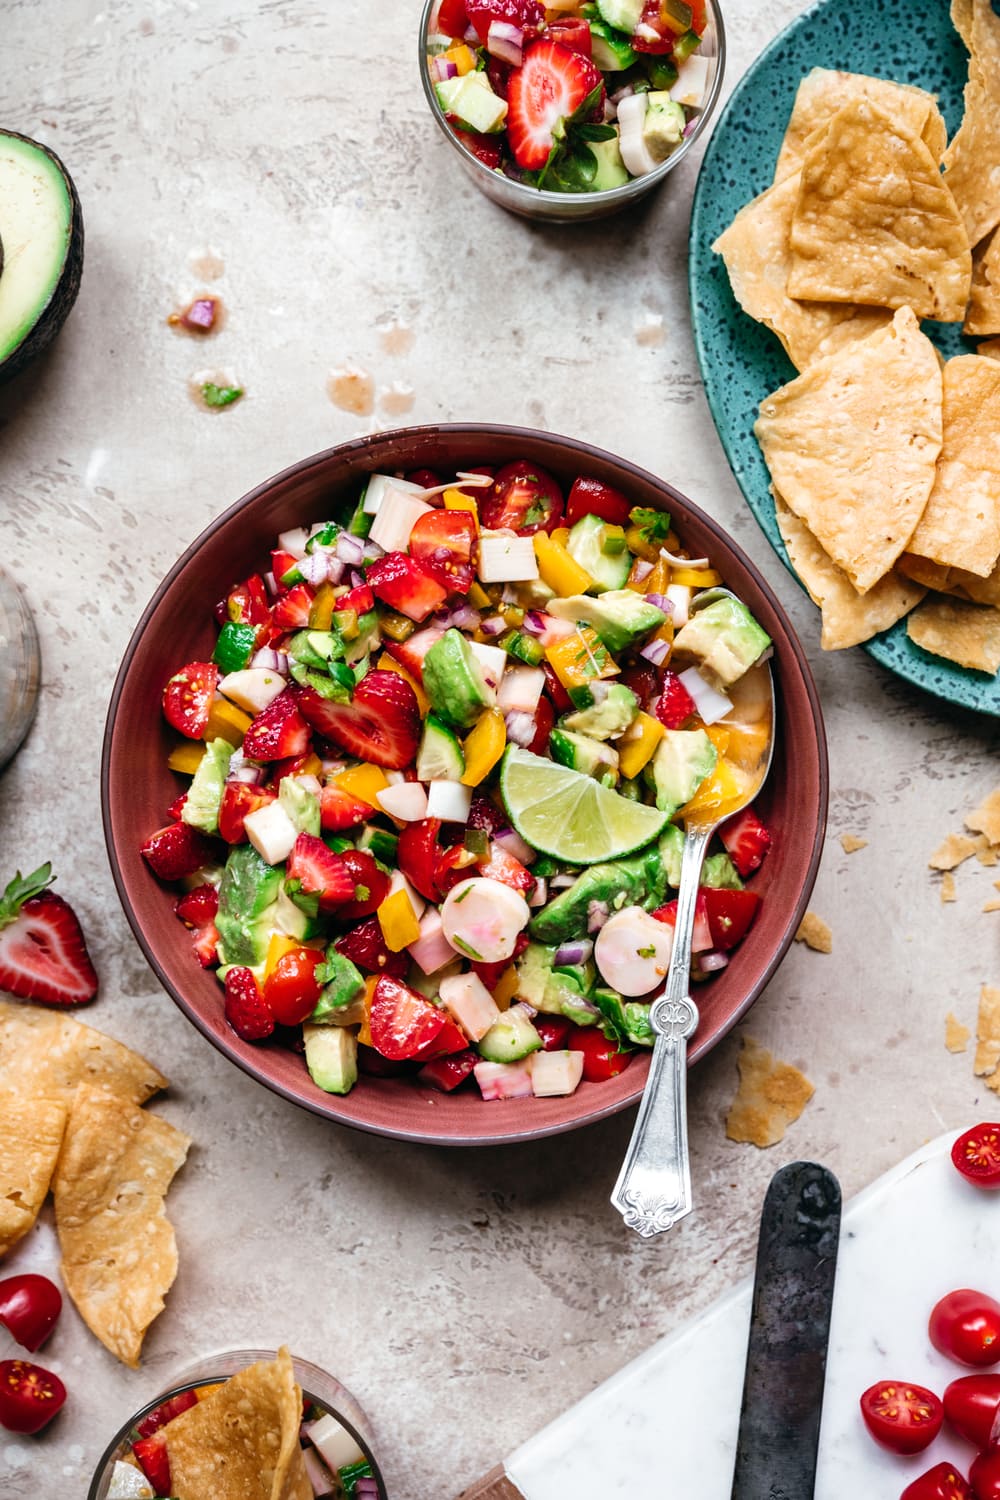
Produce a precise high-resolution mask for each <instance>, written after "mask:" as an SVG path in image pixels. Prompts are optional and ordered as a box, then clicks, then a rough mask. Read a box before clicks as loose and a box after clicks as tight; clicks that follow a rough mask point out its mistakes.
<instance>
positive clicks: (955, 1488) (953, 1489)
mask: <svg viewBox="0 0 1000 1500" xmlns="http://www.w3.org/2000/svg"><path fill="white" fill-rule="evenodd" d="M899 1500H973V1495H972V1491H971V1490H970V1489H969V1486H968V1484H967V1482H966V1481H965V1480H964V1479H963V1478H962V1476H961V1474H960V1473H959V1472H958V1470H957V1469H956V1468H955V1466H954V1464H935V1465H934V1467H933V1469H928V1470H927V1472H926V1473H925V1474H921V1475H920V1477H919V1478H918V1479H915V1480H914V1481H913V1483H912V1484H908V1485H907V1486H906V1489H905V1490H904V1491H903V1493H902V1494H901V1495H900V1497H899Z"/></svg>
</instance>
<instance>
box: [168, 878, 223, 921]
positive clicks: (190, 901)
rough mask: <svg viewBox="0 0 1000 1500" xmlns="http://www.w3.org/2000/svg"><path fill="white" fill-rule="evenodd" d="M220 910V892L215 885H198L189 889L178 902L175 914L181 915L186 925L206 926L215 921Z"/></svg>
mask: <svg viewBox="0 0 1000 1500" xmlns="http://www.w3.org/2000/svg"><path fill="white" fill-rule="evenodd" d="M218 910H219V892H218V891H217V889H216V888H215V886H214V885H208V884H205V885H196V886H195V888H194V890H193V891H188V892H187V893H186V894H185V895H183V896H182V897H181V899H180V900H179V901H178V902H177V905H176V906H175V907H174V915H175V916H176V917H179V918H180V920H181V921H182V922H183V923H184V924H185V926H186V927H204V926H205V925H206V923H208V922H214V921H215V914H216V912H217V911H218Z"/></svg>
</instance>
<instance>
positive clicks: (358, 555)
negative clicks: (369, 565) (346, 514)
mask: <svg viewBox="0 0 1000 1500" xmlns="http://www.w3.org/2000/svg"><path fill="white" fill-rule="evenodd" d="M336 553H337V556H338V557H339V558H340V561H341V562H342V563H346V564H347V566H348V567H349V568H358V567H360V566H361V564H362V563H363V562H364V557H365V544H364V542H363V541H362V539H361V537H359V536H351V534H350V532H347V531H342V532H341V533H340V535H339V536H338V538H337V546H336Z"/></svg>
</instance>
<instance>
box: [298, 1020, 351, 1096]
mask: <svg viewBox="0 0 1000 1500" xmlns="http://www.w3.org/2000/svg"><path fill="white" fill-rule="evenodd" d="M302 1036H303V1039H304V1040H305V1044H306V1067H307V1068H308V1069H309V1076H310V1078H311V1079H312V1081H313V1083H314V1084H316V1086H317V1088H321V1089H323V1090H324V1091H325V1092H326V1093H327V1094H349V1093H350V1092H351V1089H352V1088H353V1087H354V1085H355V1084H356V1083H357V1081H358V1042H357V1038H356V1037H355V1035H354V1033H353V1031H348V1030H347V1027H346V1026H310V1025H309V1022H308V1021H307V1022H306V1023H305V1025H304V1026H303V1028H302Z"/></svg>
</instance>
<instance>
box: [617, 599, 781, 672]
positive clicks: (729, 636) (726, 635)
mask: <svg viewBox="0 0 1000 1500" xmlns="http://www.w3.org/2000/svg"><path fill="white" fill-rule="evenodd" d="M594 628H595V629H596V628H597V627H596V626H595V627H594ZM770 644H771V637H770V636H769V635H768V634H767V632H766V631H765V630H762V629H761V627H760V626H759V625H758V624H757V621H756V620H755V619H754V617H753V615H752V614H751V613H750V611H749V610H748V609H747V607H746V605H745V604H744V603H743V602H742V600H740V599H734V598H733V597H732V596H731V595H729V594H720V596H719V597H718V598H717V599H714V600H713V601H712V603H711V604H707V605H706V606H705V608H704V609H696V610H694V611H693V612H692V613H691V615H690V617H689V618H688V622H687V624H686V625H684V626H682V628H681V629H680V630H679V631H678V632H677V634H676V636H675V637H674V656H675V657H677V658H679V659H680V658H684V659H690V660H693V661H694V664H695V665H696V666H697V668H698V671H699V672H700V673H701V675H702V676H703V677H704V679H705V681H706V682H708V683H710V684H711V686H712V687H714V688H715V689H716V690H717V691H718V692H720V693H724V692H725V691H726V688H728V687H732V685H733V683H734V682H738V681H739V679H740V678H741V677H742V676H743V674H744V673H745V672H748V671H749V670H750V668H751V667H752V666H753V664H754V662H756V661H758V660H759V659H760V657H761V656H762V655H763V654H764V652H765V651H766V650H767V648H768V646H770Z"/></svg>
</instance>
